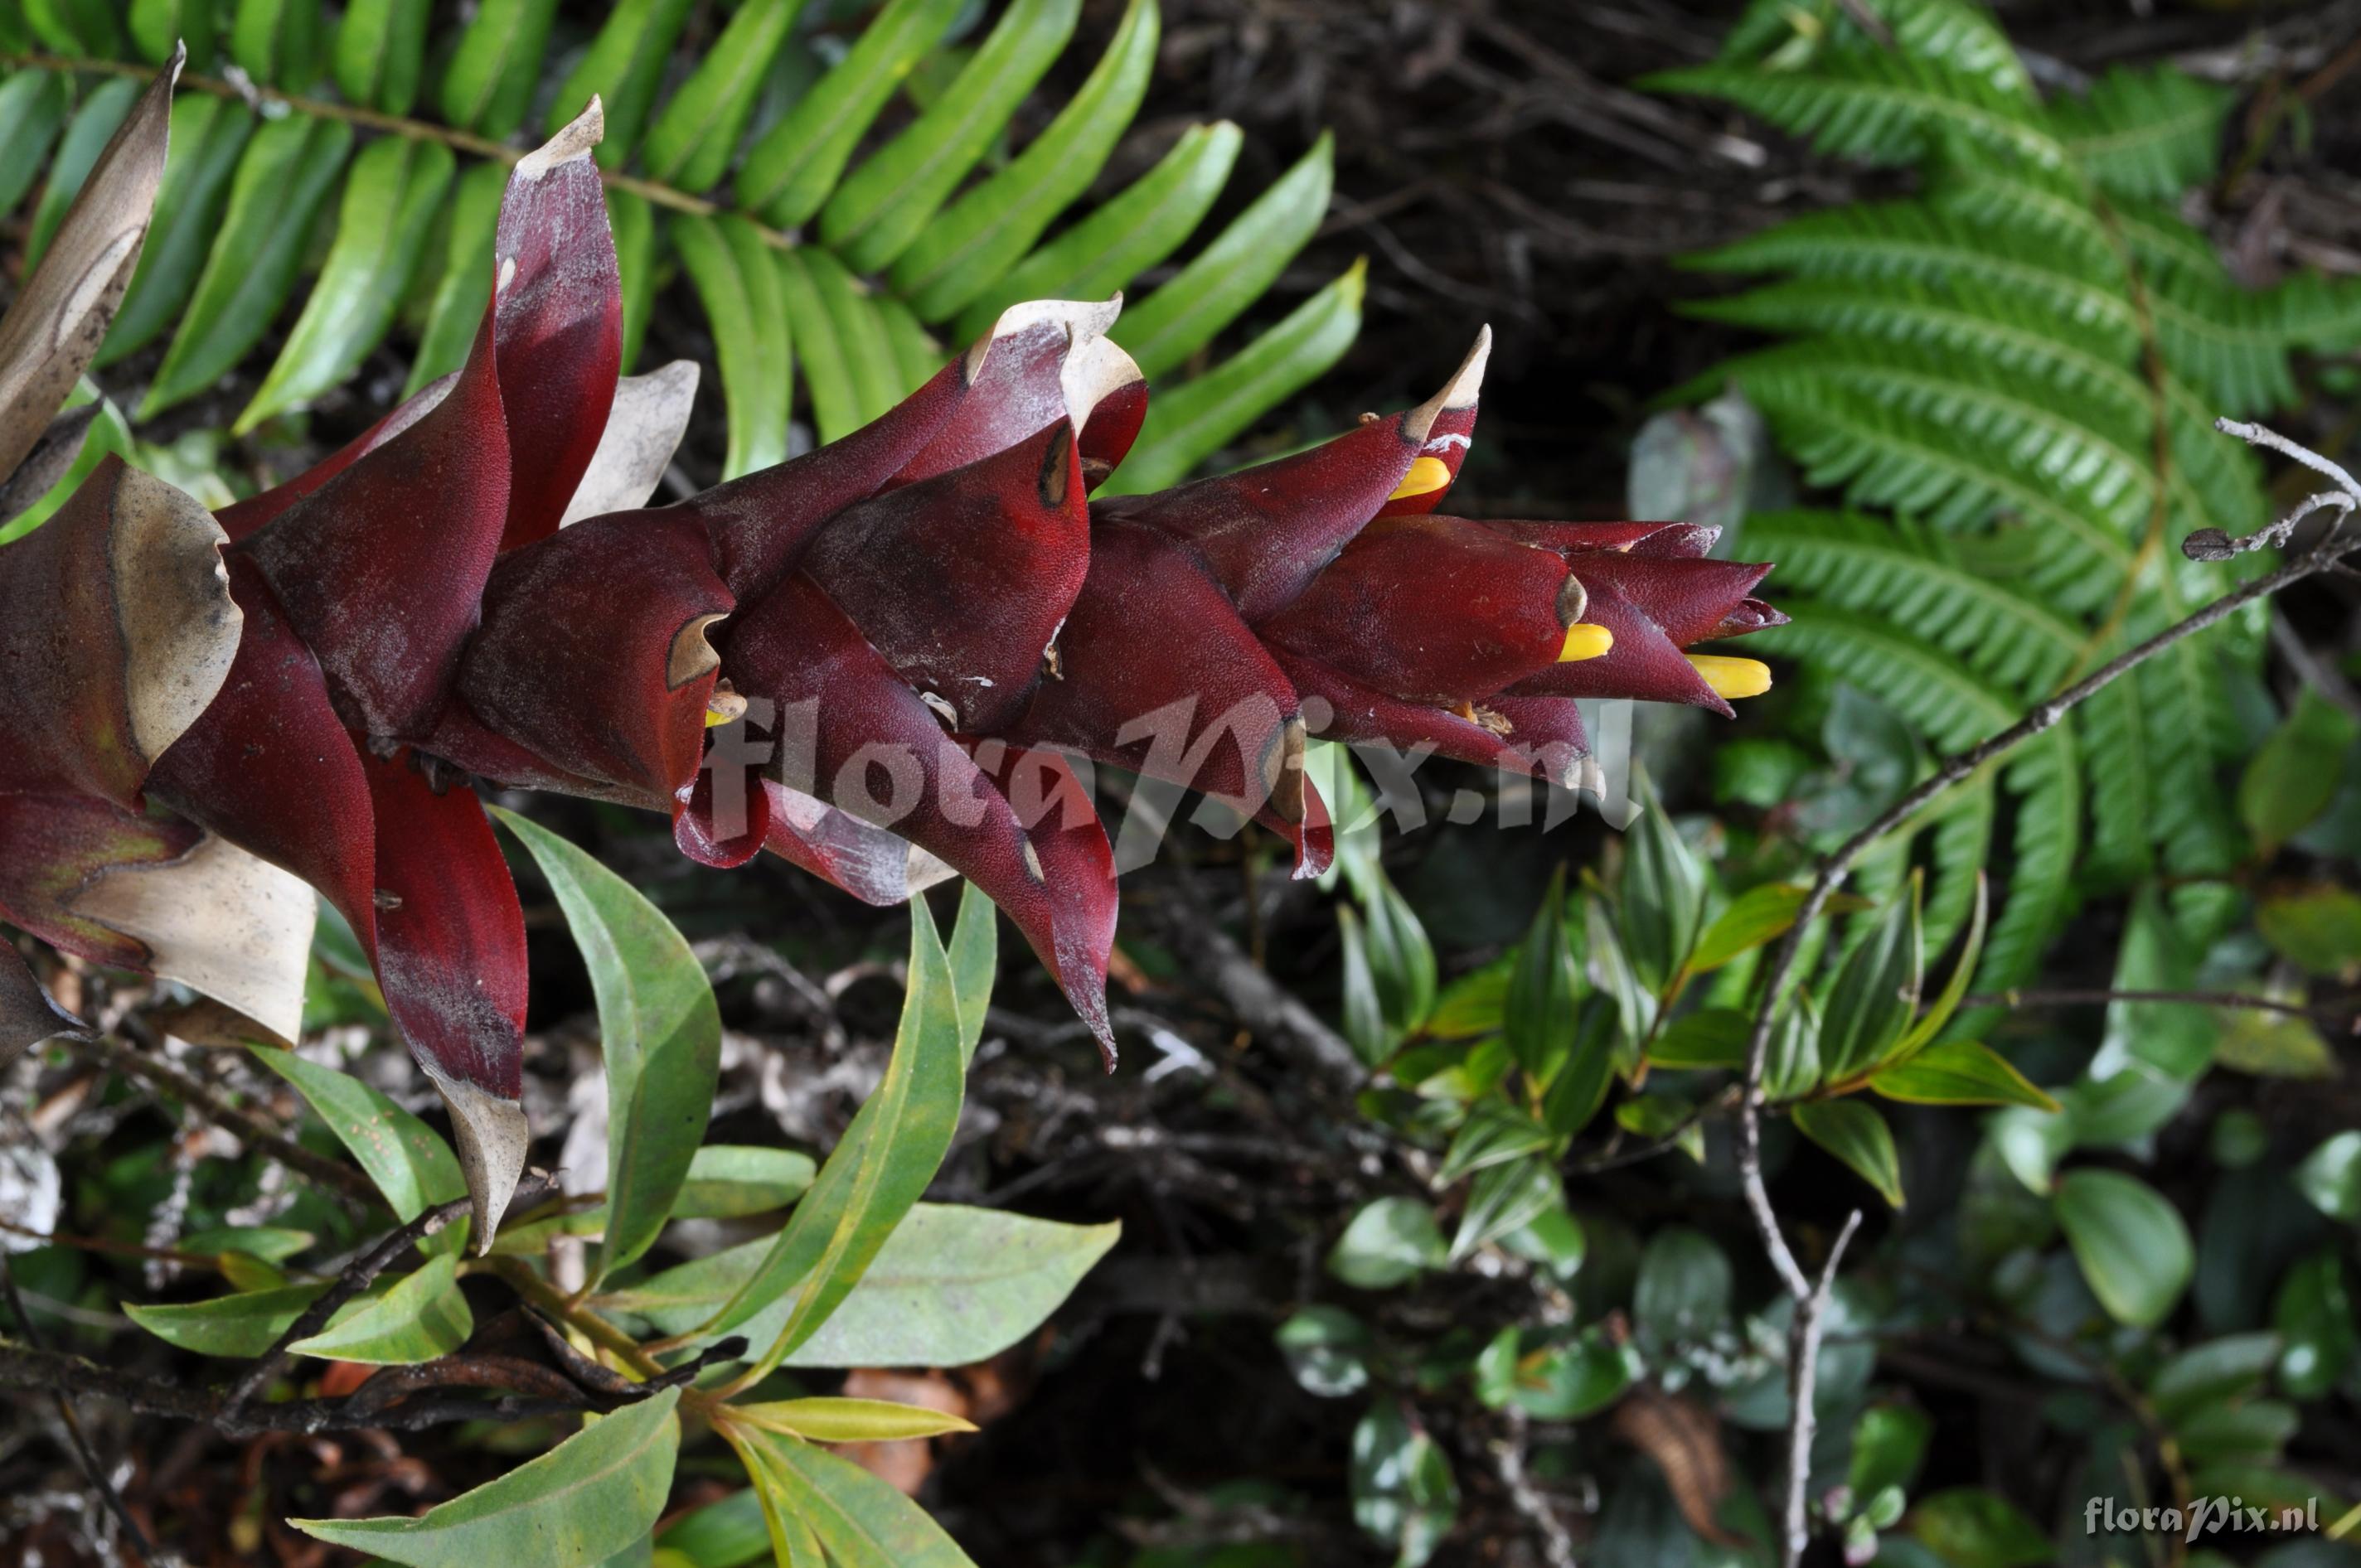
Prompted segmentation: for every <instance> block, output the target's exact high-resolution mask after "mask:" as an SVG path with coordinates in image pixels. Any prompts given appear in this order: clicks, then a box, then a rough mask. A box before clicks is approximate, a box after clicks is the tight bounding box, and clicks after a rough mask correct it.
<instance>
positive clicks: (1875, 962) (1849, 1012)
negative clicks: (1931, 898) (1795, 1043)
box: [1820, 874, 1926, 1080]
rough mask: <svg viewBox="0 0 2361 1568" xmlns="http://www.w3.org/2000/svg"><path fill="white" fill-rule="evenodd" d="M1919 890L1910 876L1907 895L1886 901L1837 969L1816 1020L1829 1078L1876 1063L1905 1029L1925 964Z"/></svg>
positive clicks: (1846, 1075) (1848, 1074)
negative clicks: (1881, 910)
mask: <svg viewBox="0 0 2361 1568" xmlns="http://www.w3.org/2000/svg"><path fill="white" fill-rule="evenodd" d="M1918 890H1919V880H1918V878H1917V877H1916V875H1915V874H1914V875H1913V876H1912V877H1911V879H1910V890H1909V893H1908V894H1907V895H1906V896H1905V895H1901V894H1896V895H1895V896H1894V897H1893V898H1891V899H1889V900H1887V901H1886V905H1885V909H1884V912H1883V914H1881V915H1879V916H1877V919H1876V921H1875V922H1874V923H1873V924H1872V926H1871V927H1870V929H1869V935H1868V936H1867V937H1866V938H1863V939H1862V940H1861V944H1860V946H1858V947H1856V948H1853V950H1852V951H1851V953H1850V954H1849V955H1848V956H1847V957H1846V959H1845V961H1844V964H1843V966H1842V967H1841V968H1839V970H1837V977H1836V981H1835V983H1834V984H1833V985H1832V986H1831V987H1830V988H1829V991H1828V1005H1827V1007H1826V1009H1825V1010H1824V1012H1823V1014H1822V1015H1821V1020H1820V1068H1821V1071H1822V1072H1823V1073H1824V1074H1825V1075H1826V1076H1827V1077H1828V1079H1830V1080H1844V1079H1848V1078H1851V1077H1853V1076H1854V1075H1856V1074H1858V1073H1862V1072H1866V1071H1868V1070H1869V1069H1871V1068H1872V1067H1875V1066H1876V1065H1877V1064H1878V1063H1879V1062H1881V1061H1883V1060H1884V1059H1885V1058H1886V1057H1887V1056H1888V1055H1889V1054H1891V1052H1892V1050H1893V1047H1894V1046H1896V1045H1897V1044H1899V1043H1900V1041H1901V1040H1902V1038H1903V1036H1905V1034H1906V1033H1907V1032H1908V1029H1909V1026H1910V1018H1911V1014H1914V1013H1916V1011H1917V1008H1918V987H1919V982H1920V977H1921V976H1922V974H1923V973H1924V971H1925V968H1926V963H1925V957H1924V954H1923V953H1922V951H1921V948H1920V943H1919V927H1918Z"/></svg>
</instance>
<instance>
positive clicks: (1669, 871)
mask: <svg viewBox="0 0 2361 1568" xmlns="http://www.w3.org/2000/svg"><path fill="white" fill-rule="evenodd" d="M1635 782H1636V783H1637V784H1638V786H1639V792H1640V807H1641V809H1640V816H1639V818H1638V820H1637V821H1635V822H1633V823H1632V824H1631V831H1630V832H1628V833H1627V834H1625V835H1624V839H1623V874H1622V877H1621V880H1620V885H1619V886H1618V888H1617V904H1618V913H1619V916H1620V922H1619V923H1620V926H1621V927H1622V931H1623V939H1624V945H1625V947H1626V948H1627V949H1628V950H1629V951H1630V953H1631V967H1632V968H1633V969H1634V970H1637V971H1638V973H1639V976H1640V980H1641V982H1642V984H1644V985H1646V986H1647V987H1648V988H1649V989H1650V990H1652V991H1655V992H1659V993H1662V992H1665V991H1667V990H1668V989H1669V988H1670V987H1671V986H1672V984H1673V982H1674V981H1675V979H1676V978H1677V977H1678V976H1679V975H1680V974H1681V973H1682V972H1683V971H1684V970H1686V968H1687V967H1688V961H1689V955H1690V953H1691V952H1693V951H1694V950H1695V949H1696V948H1697V937H1698V935H1699V933H1700V931H1701V929H1702V927H1703V926H1704V922H1705V894H1706V872H1705V867H1704V865H1703V864H1701V863H1700V862H1699V861H1698V860H1697V851H1696V850H1692V849H1690V848H1689V846H1688V840H1686V839H1683V838H1682V837H1681V834H1680V829H1679V828H1675V826H1674V825H1673V819H1672V817H1671V816H1670V815H1669V814H1668V813H1667V812H1666V811H1665V810H1664V803H1663V802H1662V801H1660V800H1659V799H1657V797H1656V791H1655V787H1654V785H1653V784H1652V783H1651V782H1650V781H1649V780H1648V779H1647V778H1646V777H1645V775H1644V774H1636V775H1635Z"/></svg>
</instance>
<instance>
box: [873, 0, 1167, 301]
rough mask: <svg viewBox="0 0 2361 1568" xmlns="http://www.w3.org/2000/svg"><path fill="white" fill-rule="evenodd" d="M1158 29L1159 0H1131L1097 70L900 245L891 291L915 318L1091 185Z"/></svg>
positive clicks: (1134, 98)
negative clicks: (995, 167)
mask: <svg viewBox="0 0 2361 1568" xmlns="http://www.w3.org/2000/svg"><path fill="white" fill-rule="evenodd" d="M1158 33H1159V23H1158V16H1157V9H1156V4H1155V0H1131V3H1130V5H1128V6H1127V7H1126V9H1125V11H1124V14H1123V21H1122V22H1121V24H1120V25H1118V26H1117V27H1116V28H1115V38H1114V39H1113V40H1112V41H1110V42H1109V43H1108V45H1107V49H1106V53H1105V54H1104V55H1103V56H1101V57H1100V60H1099V63H1098V66H1097V68H1096V69H1095V70H1093V71H1092V72H1091V74H1090V76H1089V78H1088V80H1086V81H1084V82H1083V83H1082V87H1081V88H1080V89H1079V90H1078V91H1077V92H1076V93H1074V96H1073V97H1072V99H1071V100H1070V101H1069V102H1068V103H1067V104H1066V106H1065V107H1064V108H1063V109H1061V110H1060V111H1059V112H1058V117H1057V118H1056V119H1054V120H1052V121H1050V122H1049V126H1048V127H1047V128H1045V129H1044V130H1043V131H1042V132H1041V134H1040V135H1039V136H1038V137H1034V138H1033V140H1032V141H1031V142H1029V143H1028V144H1027V146H1026V148H1025V150H1024V151H1023V152H1021V153H1019V154H1017V155H1016V158H1015V159H1012V160H1011V161H1010V162H1009V165H1008V167H1007V168H1005V169H1003V170H1000V171H999V172H998V173H996V174H994V175H993V176H992V178H991V179H989V180H986V181H983V183H982V184H980V185H977V186H976V187H975V188H974V189H973V190H971V191H969V192H966V193H964V194H963V195H961V197H960V198H959V200H958V201H956V202H954V203H951V205H950V209H949V210H948V211H946V212H945V213H944V214H942V215H941V216H940V217H939V218H937V219H936V220H935V221H934V222H933V223H930V224H928V225H927V228H926V232H925V233H924V234H922V235H920V236H918V237H917V239H916V240H915V241H913V242H912V243H911V245H910V247H909V248H908V249H907V250H906V251H904V252H903V253H902V256H901V258H900V259H899V260H897V261H896V262H895V264H894V289H895V292H896V293H898V294H900V295H901V296H902V297H903V298H904V299H906V300H907V301H909V302H910V307H911V308H912V309H913V310H915V311H917V313H918V318H919V319H920V320H921V321H930V322H937V321H941V320H943V319H944V318H945V317H948V316H950V315H952V314H954V313H957V312H958V311H960V310H961V309H962V308H963V307H965V306H966V305H967V304H968V303H969V302H971V301H972V300H973V299H974V298H975V297H976V296H977V295H978V294H981V293H982V292H983V291H984V290H986V289H988V288H990V287H991V286H992V285H993V284H994V282H996V281H998V280H1000V279H1001V278H1002V277H1003V276H1005V274H1006V273H1007V271H1008V269H1010V268H1012V267H1014V266H1016V263H1017V262H1018V260H1020V259H1021V258H1023V257H1024V255H1025V253H1026V252H1027V251H1028V250H1030V249H1032V248H1033V242H1034V241H1036V240H1038V239H1039V238H1040V237H1041V235H1042V231H1044V230H1045V229H1047V228H1048V227H1049V225H1050V223H1051V221H1052V220H1054V219H1055V218H1056V217H1057V215H1058V214H1060V213H1062V212H1064V211H1065V210H1066V208H1067V207H1068V206H1070V205H1071V204H1072V203H1073V202H1074V201H1075V199H1076V198H1078V197H1080V196H1081V195H1082V192H1085V191H1088V190H1089V189H1090V188H1091V183H1092V181H1094V180H1096V179H1097V178H1098V174H1099V170H1101V169H1103V168H1104V167H1105V166H1106V160H1107V159H1108V157H1109V155H1111V154H1112V153H1113V152H1114V151H1115V143H1116V142H1117V141H1119V140H1121V139H1122V137H1123V133H1124V128H1125V127H1126V126H1129V125H1130V124H1131V117H1132V115H1136V114H1137V113H1138V112H1139V102H1140V99H1141V98H1142V97H1144V96H1145V95H1146V94H1147V92H1148V73H1149V72H1150V71H1152V70H1153V69H1154V67H1155V64H1156V40H1157V37H1158Z"/></svg>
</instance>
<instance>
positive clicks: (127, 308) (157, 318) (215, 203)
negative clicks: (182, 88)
mask: <svg viewBox="0 0 2361 1568" xmlns="http://www.w3.org/2000/svg"><path fill="white" fill-rule="evenodd" d="M16 80H22V79H21V78H14V79H12V82H14V81H16ZM5 92H6V88H5V87H0V93H5ZM254 125H255V121H254V115H252V114H250V113H248V112H247V108H246V106H245V105H244V104H236V103H233V102H231V101H230V100H229V99H226V98H216V97H214V96H213V95H212V94H211V93H182V94H181V96H179V97H177V98H175V99H174V100H173V101H172V129H171V155H170V158H168V159H166V160H165V164H164V182H163V184H162V185H161V186H160V187H159V189H158V191H157V192H156V215H155V216H154V217H153V218H152V219H150V220H149V222H148V243H147V244H146V246H144V247H142V248H141V250H140V252H139V266H138V268H137V270H136V271H134V272H133V273H132V275H131V287H130V288H129V289H127V290H126V291H124V295H123V304H122V307H121V308H120V309H118V310H117V311H116V312H115V324H114V325H112V326H110V327H109V328H107V332H106V342H105V343H104V345H101V346H100V348H99V351H98V355H97V356H96V357H95V358H94V359H93V360H92V361H91V363H92V364H93V365H94V366H98V367H105V366H107V365H111V364H113V363H114V362H115V361H116V360H118V359H120V358H122V357H123V356H125V355H126V354H130V353H133V352H135V351H137V350H138V349H141V348H144V347H146V346H147V345H148V344H149V343H151V342H153V341H154V340H155V339H156V337H157V336H158V335H159V334H161V333H162V332H163V331H164V329H165V328H167V327H169V326H170V325H171V324H172V323H173V321H174V320H175V319H176V318H177V317H178V316H179V315H180V313H181V307H182V306H183V305H185V304H187V303H188V302H189V296H190V294H191V293H192V292H193V291H195V289H196V286H197V275H198V273H199V272H200V271H201V270H203V267H204V264H205V255H206V252H207V251H208V250H210V249H211V248H212V246H213V243H214V235H215V234H216V233H217V232H218V230H219V227H220V224H221V216H222V209H223V208H224V207H225V205H226V204H227V203H228V202H229V192H230V182H231V180H232V179H233V177H235V175H236V172H237V165H238V158H239V155H240V154H242V153H243V152H244V151H245V150H246V144H247V139H248V138H249V137H252V136H253V134H254Z"/></svg>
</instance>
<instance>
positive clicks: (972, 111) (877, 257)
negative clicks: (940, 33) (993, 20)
mask: <svg viewBox="0 0 2361 1568" xmlns="http://www.w3.org/2000/svg"><path fill="white" fill-rule="evenodd" d="M1081 12H1082V5H1081V3H1080V0H1014V3H1013V4H1011V5H1010V6H1009V7H1008V9H1007V10H1006V11H1005V13H1003V14H1002V16H1001V18H1000V21H999V22H998V24H997V25H995V26H994V27H993V29H992V31H991V33H990V34H989V35H988V36H986V38H984V40H983V45H982V46H981V47H980V48H978V49H976V51H975V53H974V55H973V56H972V58H971V59H970V60H968V62H967V64H966V66H965V67H963V68H962V69H961V71H960V73H959V75H958V76H957V77H956V78H955V79H954V80H953V81H952V82H951V84H950V87H949V88H948V89H946V90H945V91H944V93H943V95H942V96H941V97H939V98H938V99H936V100H935V102H934V103H933V104H932V105H931V106H929V107H928V110H927V112H926V113H925V114H923V115H919V116H918V118H917V121H916V122H915V123H913V124H912V125H911V126H909V128H908V129H906V130H905V131H903V132H902V134H901V135H899V136H897V137H895V138H894V139H893V140H892V141H890V142H888V143H887V144H886V145H885V146H884V147H883V148H879V149H878V150H877V151H876V152H875V153H873V154H872V155H871V156H870V157H869V159H868V160H867V161H865V162H864V163H862V166H861V167H860V168H859V169H857V170H854V171H853V172H852V175H851V178H850V179H847V180H846V181H844V182H843V183H842V184H841V185H840V186H838V187H837V190H836V193H835V194H834V195H833V196H831V197H829V202H828V205H827V206H825V207H824V208H822V209H821V210H820V220H819V225H820V237H821V238H822V239H823V240H825V241H826V242H827V244H828V247H829V249H831V250H833V251H835V252H836V253H837V255H839V256H840V257H841V258H843V259H844V261H845V264H846V265H847V266H849V267H851V269H853V270H854V271H855V272H859V273H862V274H864V275H865V274H868V273H873V272H880V271H883V270H884V269H885V268H887V267H889V266H891V265H893V262H894V259H895V258H896V257H898V256H900V255H901V254H902V252H903V251H904V250H905V249H906V248H907V247H908V246H909V244H910V242H911V241H912V240H914V239H916V238H917V237H918V236H919V234H920V233H921V232H923V231H924V230H925V229H926V227H927V225H928V224H929V223H930V222H932V221H933V219H934V215H935V214H936V212H937V211H938V210H939V208H940V207H941V206H942V204H943V202H944V200H945V199H946V198H948V197H949V196H950V193H951V192H953V191H954V190H956V189H957V188H958V186H959V182H960V181H961V179H963V178H964V177H965V176H966V174H967V171H968V170H971V169H972V168H974V167H975V165H976V162H977V160H978V159H981V158H983V155H984V152H985V150H986V149H987V148H990V147H991V146H992V144H993V142H994V139H996V138H997V137H999V136H1000V134H1001V132H1002V131H1003V130H1004V129H1005V128H1006V126H1007V124H1008V121H1009V117H1010V116H1011V115H1015V114H1016V110H1017V108H1018V107H1019V106H1020V105H1021V104H1023V103H1024V102H1025V98H1026V95H1027V93H1030V92H1032V90H1033V84H1034V83H1035V82H1038V81H1040V80H1041V76H1042V73H1043V72H1045V71H1048V70H1049V64H1050V61H1052V60H1056V59H1057V58H1058V51H1059V50H1060V49H1064V48H1065V47H1066V40H1067V39H1068V38H1071V37H1072V36H1073V31H1074V22H1075V19H1076V17H1077V16H1080V15H1081Z"/></svg>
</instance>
